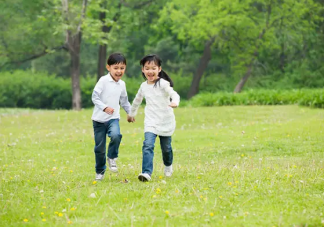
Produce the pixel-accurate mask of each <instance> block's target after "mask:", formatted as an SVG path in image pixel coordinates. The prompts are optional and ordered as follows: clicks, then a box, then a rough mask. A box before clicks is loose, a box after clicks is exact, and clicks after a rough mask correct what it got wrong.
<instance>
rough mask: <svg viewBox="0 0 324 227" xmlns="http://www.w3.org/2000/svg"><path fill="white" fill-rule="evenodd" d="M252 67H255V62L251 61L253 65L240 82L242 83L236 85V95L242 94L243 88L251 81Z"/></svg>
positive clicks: (250, 65)
mask: <svg viewBox="0 0 324 227" xmlns="http://www.w3.org/2000/svg"><path fill="white" fill-rule="evenodd" d="M252 65H253V62H252V61H251V63H250V64H249V66H248V69H247V71H246V73H245V75H244V76H243V78H242V79H241V80H240V82H239V83H238V84H237V85H236V87H235V89H234V93H240V92H241V91H242V88H243V86H244V84H245V83H246V81H247V80H248V79H249V77H250V75H251V73H252Z"/></svg>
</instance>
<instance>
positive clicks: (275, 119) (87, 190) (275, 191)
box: [0, 106, 324, 226]
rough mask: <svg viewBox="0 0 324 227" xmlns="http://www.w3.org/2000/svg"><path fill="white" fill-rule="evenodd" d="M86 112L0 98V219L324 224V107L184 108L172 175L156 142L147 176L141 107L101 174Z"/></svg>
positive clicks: (19, 222) (21, 222) (15, 222)
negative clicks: (5, 103) (23, 106)
mask: <svg viewBox="0 0 324 227" xmlns="http://www.w3.org/2000/svg"><path fill="white" fill-rule="evenodd" d="M91 114H92V110H90V109H89V110H83V111H80V112H74V111H64V110H62V111H32V110H18V109H0V226H65V225H69V224H71V225H72V226H324V208H323V207H324V171H323V168H324V163H323V161H324V110H321V109H310V108H304V107H298V106H235V107H210V108H184V107H183V108H178V109H176V110H175V114H176V119H177V129H176V132H175V134H174V136H173V149H174V164H173V166H174V171H175V172H174V175H173V176H172V177H171V178H168V179H165V177H164V176H163V163H162V157H161V150H160V148H159V145H158V144H159V143H158V141H157V143H156V150H155V151H156V152H155V153H156V156H155V162H154V164H155V166H154V167H155V169H154V173H153V176H152V181H151V182H149V183H142V182H140V181H138V180H137V175H138V174H139V173H140V170H141V145H142V142H143V109H142V110H140V111H139V116H138V117H137V118H136V122H135V123H133V124H130V123H127V121H126V119H125V113H124V112H123V114H122V119H121V130H122V134H123V141H122V144H121V147H120V156H119V159H118V162H117V164H118V167H119V173H118V174H112V173H109V172H107V174H106V176H105V179H104V180H103V181H102V182H95V181H94V176H95V171H94V164H95V163H94V153H93V146H94V142H93V130H92V122H91V119H90V118H91ZM125 179H127V180H128V183H125Z"/></svg>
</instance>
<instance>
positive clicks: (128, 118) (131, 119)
mask: <svg viewBox="0 0 324 227" xmlns="http://www.w3.org/2000/svg"><path fill="white" fill-rule="evenodd" d="M127 121H128V122H129V123H130V122H134V121H135V118H134V117H130V116H129V115H127Z"/></svg>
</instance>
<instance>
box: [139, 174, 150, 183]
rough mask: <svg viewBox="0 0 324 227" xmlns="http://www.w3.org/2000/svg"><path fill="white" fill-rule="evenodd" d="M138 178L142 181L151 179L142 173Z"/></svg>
mask: <svg viewBox="0 0 324 227" xmlns="http://www.w3.org/2000/svg"><path fill="white" fill-rule="evenodd" d="M138 179H139V180H140V181H142V182H147V181H149V180H148V179H147V178H145V177H144V176H142V175H140V176H138Z"/></svg>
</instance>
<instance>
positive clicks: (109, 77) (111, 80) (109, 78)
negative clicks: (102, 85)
mask: <svg viewBox="0 0 324 227" xmlns="http://www.w3.org/2000/svg"><path fill="white" fill-rule="evenodd" d="M107 76H108V80H109V82H115V83H116V84H120V80H118V82H116V81H114V79H113V78H112V77H111V75H110V73H108V75H107Z"/></svg>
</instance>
